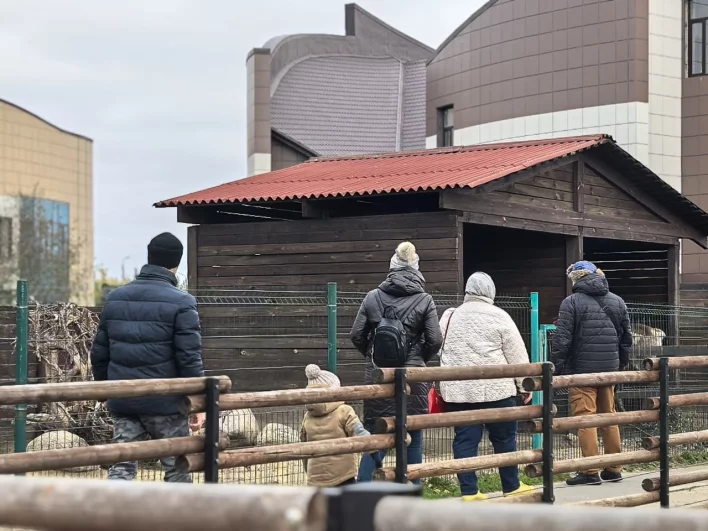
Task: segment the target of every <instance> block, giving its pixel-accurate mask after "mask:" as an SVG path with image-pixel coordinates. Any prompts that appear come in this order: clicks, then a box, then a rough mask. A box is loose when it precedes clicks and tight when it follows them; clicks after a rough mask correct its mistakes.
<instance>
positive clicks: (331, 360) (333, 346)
mask: <svg viewBox="0 0 708 531" xmlns="http://www.w3.org/2000/svg"><path fill="white" fill-rule="evenodd" d="M327 370H328V371H329V372H331V373H333V374H337V283H336V282H330V283H329V284H327Z"/></svg>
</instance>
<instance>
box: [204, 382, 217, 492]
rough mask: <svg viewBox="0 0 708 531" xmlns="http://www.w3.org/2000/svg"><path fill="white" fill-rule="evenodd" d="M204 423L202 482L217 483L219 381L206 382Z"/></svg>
mask: <svg viewBox="0 0 708 531" xmlns="http://www.w3.org/2000/svg"><path fill="white" fill-rule="evenodd" d="M205 395H206V422H205V429H204V432H205V433H204V482H205V483H218V482H219V379H218V378H208V379H207V381H206V391H205Z"/></svg>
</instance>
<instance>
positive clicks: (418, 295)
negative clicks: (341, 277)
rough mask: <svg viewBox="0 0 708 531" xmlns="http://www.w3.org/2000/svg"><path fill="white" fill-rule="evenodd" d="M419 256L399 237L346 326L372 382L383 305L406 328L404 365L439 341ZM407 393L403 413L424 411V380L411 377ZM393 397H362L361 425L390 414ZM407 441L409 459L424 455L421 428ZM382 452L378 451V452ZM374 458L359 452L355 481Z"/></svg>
mask: <svg viewBox="0 0 708 531" xmlns="http://www.w3.org/2000/svg"><path fill="white" fill-rule="evenodd" d="M418 263H419V258H418V255H417V254H416V251H415V247H414V246H413V244H412V243H410V242H403V243H402V244H400V245H399V246H398V248H397V249H396V252H395V254H394V255H393V258H391V265H390V269H389V273H388V276H387V277H386V280H384V281H383V282H382V283H381V285H380V286H379V287H378V288H377V289H375V290H373V291H371V292H369V293H368V294H367V295H366V297H365V298H364V302H362V304H361V308H360V309H359V313H358V314H357V316H356V320H355V321H354V325H353V327H352V331H351V340H352V343H354V346H355V347H356V348H357V349H358V350H359V352H361V353H362V354H363V355H364V356H365V357H366V363H365V365H364V379H365V381H366V382H367V383H373V378H372V372H373V369H374V368H375V366H374V363H373V361H372V350H373V332H374V330H375V329H376V327H377V326H378V324H379V323H380V322H381V318H382V315H383V312H384V309H385V307H391V308H393V309H394V310H395V313H396V316H397V317H398V319H400V321H401V322H402V323H403V327H404V328H405V331H406V336H407V339H408V340H407V345H406V362H405V366H406V367H425V365H426V363H428V361H430V358H432V357H433V356H434V355H435V354H437V353H438V350H440V346H441V345H442V334H441V332H440V323H439V321H438V314H437V311H436V309H435V302H434V301H433V298H432V297H431V296H430V295H428V294H427V293H426V292H425V279H424V278H423V275H422V274H421V273H420V271H419V270H418ZM410 387H411V395H410V396H409V397H408V414H409V415H424V414H426V413H427V412H428V385H427V384H425V383H411V384H410ZM394 414H395V403H394V400H393V399H392V398H383V399H371V400H364V427H365V428H366V429H367V430H369V431H373V429H374V421H375V420H376V419H377V418H379V417H392V416H394ZM410 435H411V444H410V445H409V446H408V463H410V464H418V463H422V461H423V445H422V436H421V432H420V431H412V432H410ZM385 455H386V452H383V451H382V452H381V453H380V458H381V459H383V457H384V456H385ZM376 462H377V460H376V459H375V458H374V457H372V456H371V455H368V454H367V455H364V456H362V458H361V465H360V467H359V481H371V480H372V477H373V473H374V470H375V467H376Z"/></svg>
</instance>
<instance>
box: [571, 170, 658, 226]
mask: <svg viewBox="0 0 708 531" xmlns="http://www.w3.org/2000/svg"><path fill="white" fill-rule="evenodd" d="M583 178H584V180H585V187H584V190H585V193H584V200H585V209H584V210H585V213H587V214H591V215H592V214H596V215H598V216H612V217H613V218H616V219H621V220H623V221H633V222H635V223H636V222H638V221H640V220H641V221H648V222H654V223H656V222H661V221H662V220H661V219H659V218H657V216H656V215H654V214H652V213H651V212H649V211H648V210H647V209H646V208H644V206H642V205H641V204H640V203H638V202H637V201H636V200H635V199H634V198H632V197H631V196H629V195H627V194H626V193H624V192H623V191H622V190H620V189H619V188H617V187H616V186H615V185H614V184H612V183H611V182H609V181H608V180H606V179H604V178H603V177H601V176H600V175H599V174H598V173H597V172H595V171H594V170H593V169H592V168H590V167H587V166H586V167H585V172H584V175H583ZM571 183H572V180H571Z"/></svg>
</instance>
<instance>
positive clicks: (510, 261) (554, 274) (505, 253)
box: [463, 223, 565, 323]
mask: <svg viewBox="0 0 708 531" xmlns="http://www.w3.org/2000/svg"><path fill="white" fill-rule="evenodd" d="M463 234H464V264H465V278H467V277H468V276H469V275H471V274H472V273H474V272H475V271H484V272H485V273H487V274H489V275H490V276H491V277H492V279H493V280H494V283H495V285H496V288H497V294H505V295H528V294H529V293H531V292H533V291H536V292H538V293H539V301H540V308H539V314H540V315H539V317H540V319H541V323H552V322H553V319H555V317H556V316H557V315H558V308H559V306H560V303H561V302H562V301H563V298H564V297H565V237H564V236H562V235H558V234H545V233H542V232H533V231H525V230H517V229H506V228H499V227H487V226H483V225H472V224H467V223H466V224H465V226H464V231H463Z"/></svg>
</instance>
